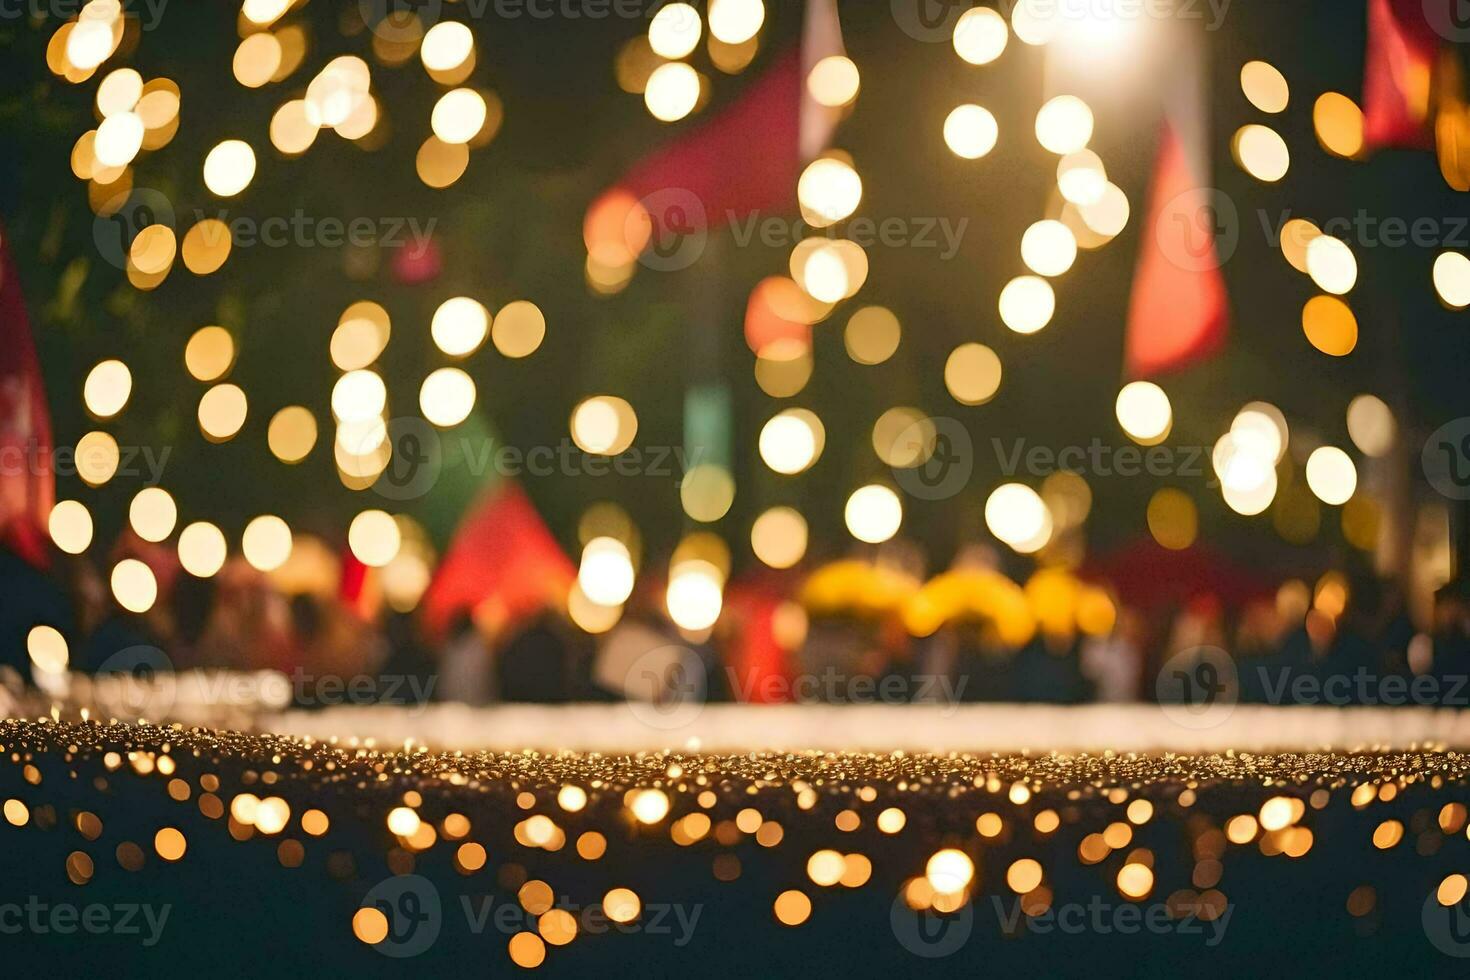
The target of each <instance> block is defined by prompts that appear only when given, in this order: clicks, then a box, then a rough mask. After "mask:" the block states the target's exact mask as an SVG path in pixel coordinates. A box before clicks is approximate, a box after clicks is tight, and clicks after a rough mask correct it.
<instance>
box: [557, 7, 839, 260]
mask: <svg viewBox="0 0 1470 980" xmlns="http://www.w3.org/2000/svg"><path fill="white" fill-rule="evenodd" d="M842 51H843V47H842V35H841V29H840V27H839V26H838V22H837V9H836V6H835V4H834V3H833V0H809V2H808V4H807V10H806V21H805V28H804V31H803V36H802V43H801V44H800V45H799V46H793V47H792V48H791V49H790V50H788V51H786V52H785V53H783V54H782V55H781V56H780V57H778V58H777V59H776V61H775V62H774V63H773V64H772V65H771V66H770V67H769V68H767V69H766V71H765V73H764V74H763V75H761V77H760V78H758V79H756V81H755V82H753V83H752V84H751V85H750V87H749V88H748V89H746V91H745V92H744V93H742V94H741V96H740V97H739V98H738V99H736V100H735V101H734V102H732V103H731V104H730V105H728V106H726V107H725V108H724V109H723V110H721V111H720V112H719V113H718V114H716V115H715V116H713V117H711V118H710V119H708V120H706V121H705V122H704V123H703V124H702V125H700V126H698V127H696V128H695V129H693V130H692V131H691V132H689V133H688V134H686V135H684V136H682V137H681V138H679V139H677V140H675V141H673V142H672V143H669V144H668V145H666V146H663V147H661V148H659V149H657V150H655V151H654V152H652V153H650V154H649V155H648V156H646V157H644V158H643V159H641V160H639V161H638V162H637V163H635V164H634V165H633V166H632V167H631V168H630V169H629V170H628V172H627V173H625V174H624V175H623V176H622V177H621V178H619V179H618V181H617V182H616V183H615V184H614V185H613V186H612V187H611V188H610V189H608V190H607V191H605V192H604V193H603V194H602V195H601V196H599V197H598V198H597V200H596V201H594V202H593V203H592V205H591V207H589V208H588V210H587V217H586V220H585V222H584V223H583V229H582V230H583V237H584V239H585V240H586V244H587V251H588V252H589V253H590V254H591V256H592V258H593V259H594V260H595V261H597V262H599V263H601V264H603V265H607V266H614V267H616V266H621V265H626V264H627V263H628V262H631V261H632V260H633V259H635V258H637V257H638V256H639V255H640V254H641V253H642V252H643V250H644V248H645V247H647V245H648V243H649V241H650V239H651V238H652V237H653V236H654V235H659V236H660V237H662V236H664V235H665V234H674V235H679V236H683V235H687V234H689V233H691V232H698V231H702V230H704V229H706V228H708V227H709V226H711V225H717V224H719V223H721V222H723V221H725V220H727V219H731V218H740V217H744V216H746V215H749V214H751V213H752V212H756V211H791V210H794V209H795V207H796V182H797V179H798V178H799V177H800V176H801V170H802V167H803V166H805V164H806V163H807V162H809V161H810V160H811V159H813V158H814V157H816V155H817V154H819V153H820V152H821V151H822V150H823V149H825V147H826V145H827V142H828V140H830V139H831V136H832V131H833V129H834V128H835V127H836V124H837V118H838V113H839V110H837V109H833V108H829V107H826V106H822V105H819V104H818V103H817V102H816V101H815V100H814V99H812V98H811V96H810V94H809V93H808V92H807V90H806V84H805V83H806V77H807V74H808V72H809V71H810V70H811V67H812V65H814V64H816V62H818V61H820V60H821V59H822V58H824V57H827V56H829V55H833V54H841V53H842Z"/></svg>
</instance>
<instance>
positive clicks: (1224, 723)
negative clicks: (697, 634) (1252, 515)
mask: <svg viewBox="0 0 1470 980" xmlns="http://www.w3.org/2000/svg"><path fill="white" fill-rule="evenodd" d="M261 724H262V727H263V728H264V729H265V730H268V731H271V732H276V733H279V734H283V735H297V736H303V737H310V738H313V739H316V740H318V741H325V740H329V739H333V738H336V739H339V740H343V739H357V740H360V741H361V740H372V742H373V743H374V744H376V745H380V746H390V745H392V746H401V745H404V744H416V745H428V746H430V747H432V748H435V749H444V750H464V751H477V750H489V751H501V752H514V751H520V750H522V749H565V750H569V751H574V752H604V753H620V752H657V751H661V750H664V749H677V750H686V751H699V752H716V753H741V752H749V751H772V752H800V751H807V750H816V751H823V752H844V751H845V752H871V753H890V752H921V753H935V754H943V753H948V752H960V753H963V752H981V753H983V752H1026V751H1028V750H1029V751H1032V752H1038V753H1040V754H1043V755H1044V754H1046V753H1047V752H1050V751H1057V752H1085V753H1106V752H1145V753H1154V752H1200V753H1209V752H1228V751H1237V752H1268V751H1283V750H1285V751H1315V750H1327V749H1337V750H1348V751H1360V750H1365V749H1373V750H1405V749H1418V748H1424V747H1436V748H1447V749H1448V748H1453V749H1465V748H1470V715H1467V713H1465V712H1461V711H1455V710H1447V709H1436V708H1407V709H1405V708H1334V707H1284V708H1278V707H1263V706H1259V705H1240V706H1238V707H1235V708H1233V709H1232V710H1230V711H1229V712H1225V713H1222V714H1221V715H1220V716H1219V717H1218V718H1217V719H1215V720H1210V719H1209V718H1208V716H1206V715H1202V714H1194V713H1193V712H1192V711H1191V709H1189V708H1188V707H1186V706H1183V705H1167V706H1165V705H1156V704H1148V705H1144V704H1137V705H1076V706H1057V705H841V706H836V705H682V706H667V705H653V704H637V703H625V704H612V705H571V706H553V705H504V706H499V707H496V708H492V709H476V708H467V707H465V706H463V705H430V706H427V707H424V708H417V709H415V708H407V709H405V708H401V707H378V708H374V707H360V708H334V709H329V710H327V711H320V712H305V711H292V712H286V713H283V714H279V715H272V716H269V717H265V718H263V719H261ZM553 741H554V744H552V743H553Z"/></svg>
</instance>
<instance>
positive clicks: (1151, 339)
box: [1125, 38, 1230, 377]
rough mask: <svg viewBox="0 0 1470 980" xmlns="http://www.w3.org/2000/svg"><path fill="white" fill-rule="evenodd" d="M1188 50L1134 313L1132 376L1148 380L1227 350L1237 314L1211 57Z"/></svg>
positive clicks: (1164, 139) (1158, 167)
mask: <svg viewBox="0 0 1470 980" xmlns="http://www.w3.org/2000/svg"><path fill="white" fill-rule="evenodd" d="M1192 42H1193V43H1190V44H1187V45H1181V46H1180V48H1179V51H1180V59H1179V62H1178V67H1177V68H1176V69H1175V74H1176V78H1175V80H1174V81H1173V83H1172V85H1173V92H1174V98H1173V99H1172V100H1171V104H1170V105H1169V106H1167V107H1166V109H1165V113H1164V121H1163V124H1162V128H1161V130H1160V134H1159V149H1158V155H1157V158H1156V161H1155V164H1154V175H1153V184H1152V186H1151V187H1150V189H1149V204H1148V221H1147V223H1146V224H1145V225H1144V226H1143V232H1142V237H1143V241H1142V244H1141V246H1140V251H1139V256H1138V265H1137V267H1136V268H1135V271H1134V276H1133V295H1132V298H1131V300H1130V303H1129V307H1128V333H1127V341H1126V345H1125V361H1126V370H1127V373H1128V374H1129V376H1131V377H1148V376H1151V375H1156V374H1161V373H1164V372H1168V371H1175V370H1178V369H1180V368H1183V367H1187V366H1188V365H1190V364H1193V363H1195V362H1197V361H1199V360H1202V359H1203V358H1206V357H1209V356H1210V355H1212V354H1214V353H1215V352H1216V351H1218V350H1219V349H1220V347H1221V346H1223V345H1224V342H1225V337H1226V334H1227V333H1228V332H1229V325H1230V311H1229V303H1228V298H1227V296H1226V292H1225V277H1224V276H1223V275H1222V274H1221V271H1220V255H1219V250H1218V248H1217V244H1216V236H1217V234H1218V233H1219V232H1220V231H1222V229H1221V228H1220V227H1219V224H1220V221H1221V215H1220V213H1219V210H1218V208H1219V207H1225V206H1227V202H1225V201H1224V200H1223V198H1222V196H1221V195H1219V194H1218V192H1215V191H1213V190H1212V189H1211V188H1210V162H1209V160H1210V158H1209V144H1208V140H1207V132H1208V130H1207V118H1206V108H1205V107H1206V100H1205V92H1204V71H1203V65H1202V59H1203V52H1202V50H1201V45H1200V44H1199V43H1198V39H1197V38H1192Z"/></svg>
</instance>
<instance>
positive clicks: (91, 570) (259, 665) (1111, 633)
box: [0, 552, 1470, 706]
mask: <svg viewBox="0 0 1470 980" xmlns="http://www.w3.org/2000/svg"><path fill="white" fill-rule="evenodd" d="M1173 584H1174V585H1175V586H1177V585H1178V584H1179V583H1177V582H1175V583H1173ZM661 585H662V583H659V582H657V581H654V580H652V579H650V580H649V581H646V582H644V581H640V583H639V586H638V587H637V588H636V589H635V590H634V591H633V593H632V594H631V595H630V596H629V598H628V600H627V602H626V603H625V604H624V606H623V608H622V611H621V615H620V616H618V617H616V619H615V621H610V622H600V623H597V624H595V625H593V624H589V623H588V622H586V621H585V617H583V619H582V620H581V621H580V625H579V620H578V619H577V617H576V616H575V611H573V613H572V614H569V611H568V608H567V603H566V602H565V601H557V600H556V597H555V596H554V595H553V594H552V593H551V592H550V591H548V594H547V596H546V601H545V602H542V603H541V604H540V605H539V607H537V608H534V609H531V610H529V611H528V610H527V609H526V608H524V605H522V607H521V608H519V609H518V610H517V611H516V612H515V614H513V615H512V614H510V613H509V612H508V610H507V609H506V608H504V607H502V606H500V605H499V604H498V603H497V602H496V601H495V600H494V599H493V598H490V599H487V600H486V601H483V602H481V603H479V604H478V605H476V606H475V607H473V608H465V609H462V610H460V611H458V612H457V613H456V615H454V616H453V617H452V618H451V619H450V620H449V621H448V622H447V623H446V624H445V625H444V626H442V627H441V628H439V629H437V630H435V629H431V628H429V626H428V625H427V624H426V623H425V622H424V620H423V617H421V616H419V615H416V614H415V612H414V611H412V610H408V611H402V610H394V609H392V608H391V607H388V606H386V605H382V606H380V607H379V608H377V609H376V610H373V611H372V612H369V613H365V612H364V611H363V608H362V607H361V604H360V603H354V602H348V601H345V600H343V599H341V598H340V597H337V596H335V595H332V594H330V593H324V592H323V591H322V590H301V591H294V592H293V591H291V590H290V589H288V588H284V587H283V586H282V584H281V583H280V582H278V581H276V580H275V579H273V578H272V577H271V576H268V575H264V574H261V573H259V572H257V571H255V570H254V569H252V568H250V567H249V566H248V565H246V564H245V563H244V562H231V563H230V564H227V565H226V567H225V568H224V569H223V570H222V571H221V572H220V573H219V574H218V575H216V576H214V577H212V578H208V579H201V578H195V577H193V576H190V575H178V576H177V577H176V578H174V579H173V580H172V581H171V582H169V583H168V587H167V588H166V589H161V590H160V594H159V596H158V599H157V601H156V602H154V603H153V605H152V606H151V608H149V609H148V610H147V611H146V612H143V613H132V612H129V611H127V610H126V609H124V608H122V606H121V605H120V604H119V602H118V601H117V600H116V598H115V597H114V595H113V594H112V592H111V591H110V590H109V588H108V583H107V582H106V581H105V580H104V576H103V574H102V572H101V570H100V569H99V568H98V567H96V566H95V565H94V564H92V563H91V561H90V560H89V559H88V558H87V557H86V556H67V555H61V554H56V555H54V556H53V561H52V563H51V567H50V570H49V571H45V572H43V571H38V570H37V569H36V568H34V567H33V566H32V565H31V564H29V563H27V562H24V561H22V560H20V559H19V558H16V557H14V556H12V555H10V554H8V553H4V552H0V589H3V590H4V594H5V596H6V600H5V602H4V603H3V605H0V638H3V647H0V666H3V667H4V668H7V669H8V670H10V671H14V672H16V673H18V674H19V675H20V676H21V677H22V678H24V679H26V680H31V681H34V680H36V679H37V677H38V675H41V674H45V673H47V672H58V671H63V672H64V671H74V672H81V673H96V672H99V671H102V672H107V671H112V670H119V669H121V670H131V669H133V667H134V665H136V664H140V663H146V664H148V665H149V666H150V667H151V668H153V669H158V668H159V667H160V665H162V667H163V669H174V670H191V669H225V670H236V671H257V670H271V671H278V672H280V673H282V674H285V675H287V676H288V677H291V678H292V680H293V684H292V691H293V695H292V696H293V698H294V699H295V700H296V702H297V703H298V704H300V705H303V706H312V705H320V704H328V703H334V699H336V701H337V702H338V703H340V701H341V700H343V699H352V700H368V701H418V700H436V701H457V702H463V703H468V704H476V705H482V704H493V703H497V702H543V703H555V702H573V701H612V700H624V699H630V700H639V701H648V702H655V703H680V702H688V701H709V702H720V701H741V702H757V703H782V702H822V703H859V702H889V703H897V702H921V703H957V702H1050V703H1064V704H1079V703H1089V702H1129V701H1155V700H1162V701H1171V700H1185V701H1196V700H1199V699H1203V700H1205V701H1209V700H1212V699H1214V698H1229V699H1231V700H1239V701H1244V702H1270V703H1321V704H1420V703H1430V704H1442V705H1457V706H1458V705H1460V704H1461V703H1462V702H1470V691H1466V690H1462V686H1463V684H1462V682H1463V681H1464V679H1465V676H1466V675H1467V674H1470V640H1467V635H1470V603H1467V602H1466V600H1465V598H1464V596H1463V595H1462V594H1461V593H1459V592H1457V591H1455V590H1454V589H1452V588H1447V589H1446V590H1445V591H1444V592H1442V593H1441V595H1440V597H1439V599H1438V601H1437V605H1436V612H1435V616H1434V621H1433V622H1429V623H1424V624H1420V625H1418V626H1416V624H1415V623H1414V622H1412V620H1411V617H1410V615H1409V613H1408V611H1407V609H1406V606H1405V603H1404V600H1403V596H1402V595H1401V593H1400V592H1399V591H1398V590H1397V589H1396V588H1394V587H1393V586H1392V584H1391V583H1388V582H1385V581H1383V580H1380V579H1378V578H1377V577H1375V576H1374V575H1373V574H1371V573H1370V572H1368V571H1367V570H1366V569H1353V570H1333V571H1329V572H1327V573H1325V574H1323V575H1322V576H1320V578H1318V579H1317V580H1316V581H1312V582H1309V581H1305V580H1301V579H1292V580H1289V581H1286V582H1285V583H1280V584H1277V585H1275V586H1274V587H1272V588H1268V589H1264V590H1261V591H1260V594H1257V595H1251V596H1246V597H1243V598H1241V597H1233V598H1231V599H1229V600H1227V599H1226V598H1223V597H1221V596H1219V595H1217V594H1215V593H1213V592H1211V591H1209V590H1208V589H1198V590H1192V589H1190V588H1188V587H1186V588H1184V589H1183V590H1182V591H1181V590H1180V589H1178V588H1175V589H1173V590H1172V595H1173V598H1171V599H1170V600H1168V601H1164V602H1158V601H1153V600H1152V599H1151V598H1150V597H1149V596H1147V595H1144V596H1141V597H1140V596H1128V597H1120V595H1119V594H1118V592H1117V591H1115V590H1114V589H1113V588H1112V587H1110V583H1109V582H1107V581H1105V580H1097V579H1095V578H1094V579H1089V578H1087V577H1084V576H1079V575H1078V574H1076V573H1074V572H1071V571H1066V570H1062V569H1058V568H1042V569H1039V570H1034V571H1032V572H1031V573H1030V574H1029V575H1027V576H1025V577H1024V580H1023V581H1017V580H1013V579H1011V578H1009V577H1007V575H1006V574H1004V573H1003V572H1002V571H1001V570H1000V569H999V568H997V567H996V566H995V563H994V562H993V561H991V560H990V558H989V556H988V554H987V553H985V552H981V553H979V554H975V553H967V554H966V555H963V556H962V557H961V559H960V560H959V561H958V562H957V563H956V565H955V567H953V568H951V569H949V570H948V571H946V572H944V573H941V574H940V575H938V576H935V577H933V578H930V579H928V580H926V581H921V580H920V579H919V578H918V577H917V576H914V575H912V574H910V573H908V572H906V571H904V570H903V562H902V561H898V562H887V561H885V560H884V557H883V556H882V555H867V556H864V557H862V558H850V559H846V560H841V561H836V562H832V563H830V564H827V565H824V566H821V567H818V568H816V569H813V570H807V571H802V572H798V571H792V572H788V573H768V574H767V575H766V576H765V577H758V578H757V579H755V580H753V581H751V582H741V581H739V580H736V581H732V582H731V583H729V584H728V586H727V588H726V590H725V594H724V605H723V610H722V612H721V614H720V616H719V618H718V620H717V621H716V622H715V625H714V626H713V627H712V628H710V629H708V630H704V631H700V632H698V633H691V632H689V631H688V630H685V629H681V628H680V627H679V626H678V625H676V624H675V622H674V621H673V620H672V619H671V617H670V616H669V615H668V613H667V611H666V609H665V596H664V593H663V591H662V589H661ZM1166 591H1170V590H1166ZM40 624H45V625H49V626H51V627H53V628H54V630H55V633H56V634H59V637H60V638H61V642H60V643H59V644H58V642H57V641H56V639H55V638H54V637H53V638H52V639H51V642H49V643H48V642H41V641H40V640H38V638H37V636H36V634H35V628H36V627H37V626H38V625H40ZM139 651H146V652H148V654H149V655H148V656H141V657H140V656H139ZM353 681H356V682H357V683H356V684H355V685H354V684H351V683H350V682H353ZM349 690H350V693H347V692H348V691H349Z"/></svg>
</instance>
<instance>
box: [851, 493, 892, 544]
mask: <svg viewBox="0 0 1470 980" xmlns="http://www.w3.org/2000/svg"><path fill="white" fill-rule="evenodd" d="M843 518H844V520H845V521H846V522H847V530H848V533H849V534H851V535H852V536H853V537H855V538H857V539H858V540H859V541H864V542H867V543H868V544H882V543H883V542H884V541H887V540H888V539H889V538H891V537H893V536H894V535H895V534H897V533H898V529H899V526H900V525H902V524H903V503H902V502H901V501H900V500H899V499H898V494H896V493H894V492H893V490H892V489H891V488H889V487H885V486H883V485H882V484H878V483H871V484H868V485H867V486H865V487H859V488H858V489H857V490H855V491H853V494H852V496H850V497H848V498H847V505H846V507H845V508H844V509H843Z"/></svg>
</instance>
